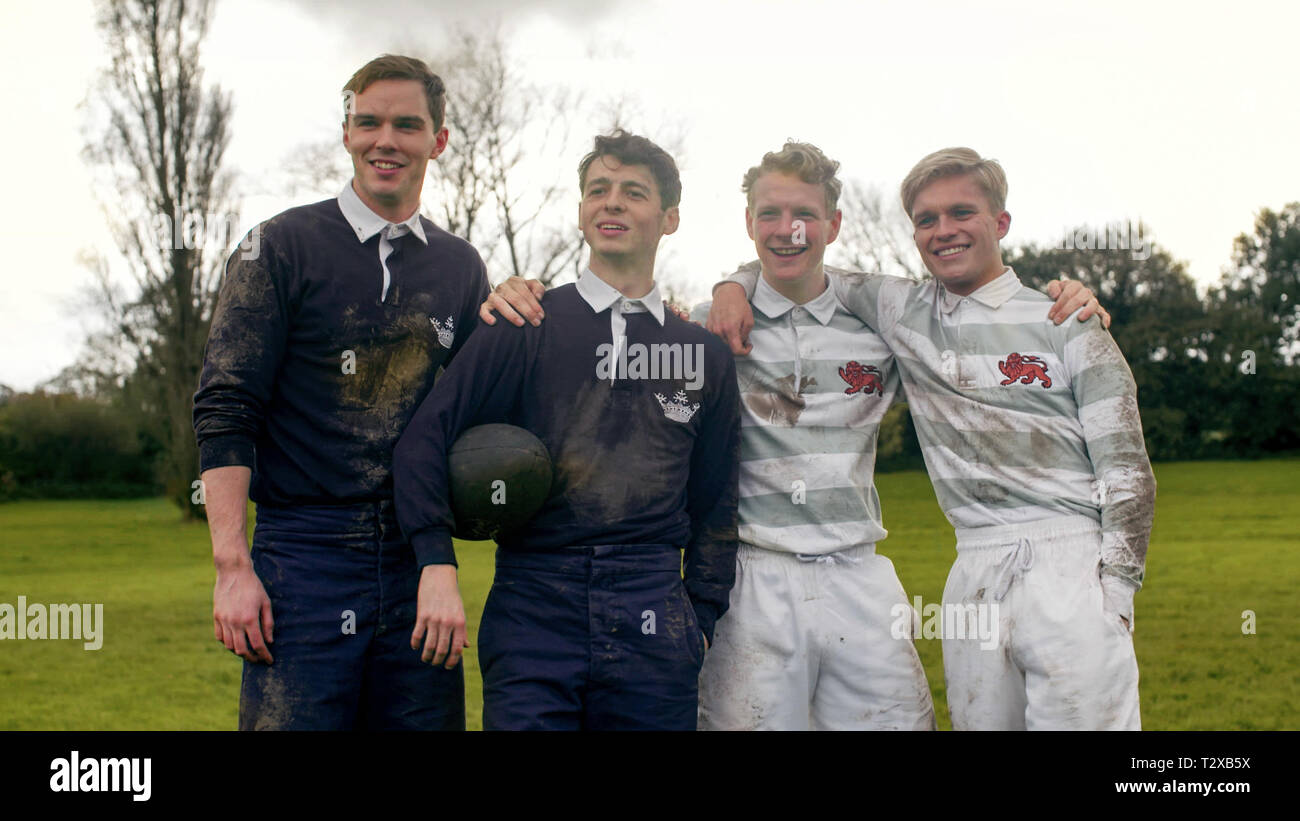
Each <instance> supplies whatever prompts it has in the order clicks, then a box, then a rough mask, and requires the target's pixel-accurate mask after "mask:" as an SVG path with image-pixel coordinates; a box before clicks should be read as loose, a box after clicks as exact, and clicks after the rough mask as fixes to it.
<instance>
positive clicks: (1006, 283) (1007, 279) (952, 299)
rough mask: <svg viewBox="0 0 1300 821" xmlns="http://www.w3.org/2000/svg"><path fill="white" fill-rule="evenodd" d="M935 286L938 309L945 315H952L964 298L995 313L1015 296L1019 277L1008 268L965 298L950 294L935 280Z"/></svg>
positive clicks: (1018, 285)
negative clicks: (937, 291)
mask: <svg viewBox="0 0 1300 821" xmlns="http://www.w3.org/2000/svg"><path fill="white" fill-rule="evenodd" d="M935 285H936V286H938V288H939V307H940V309H941V310H942V311H943V312H944V313H945V314H950V313H952V312H953V310H954V309H956V307H957V305H958V304H960V303H961V301H962V299H965V298H970V299H973V300H975V301H976V302H978V303H980V304H981V305H986V306H988V307H990V308H992V309H993V310H995V311H996V310H997V309H998V308H1001V307H1002V306H1003V305H1005V304H1006V302H1007V300H1008V299H1011V297H1013V296H1015V295H1016V291H1019V290H1020V277H1018V276H1016V272H1015V271H1013V270H1011V268H1009V267H1008V268H1007V269H1006V270H1004V271H1003V272H1002V273H1001V274H1000V275H999V276H998V277H997V278H996V279H994V280H993V281H992V282H986V283H985V284H983V285H981V286H980V287H978V288H976V289H975V290H974V291H971V292H970V293H969V294H967V295H966V297H963V296H961V295H960V294H954V293H951V292H950V291H949V290H948V289H947V288H945V287H943V283H942V282H939V280H938V279H936V280H935Z"/></svg>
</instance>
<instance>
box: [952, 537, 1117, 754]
mask: <svg viewBox="0 0 1300 821" xmlns="http://www.w3.org/2000/svg"><path fill="white" fill-rule="evenodd" d="M1100 551H1101V532H1100V531H1099V530H1098V528H1097V524H1096V523H1095V522H1094V521H1093V520H1092V519H1089V518H1087V517H1073V516H1071V517H1062V518H1057V519H1048V520H1044V521H1039V522H1030V523H1028V524H1024V525H1013V526H1006V527H986V528H976V529H960V528H959V529H958V530H957V561H956V562H955V563H954V564H953V566H952V570H951V571H950V572H949V573H948V583H947V585H946V586H945V587H944V591H943V601H944V609H945V612H949V611H952V610H953V609H954V608H958V607H959V608H961V612H964V613H966V614H970V613H973V612H976V611H978V609H979V608H991V610H990V612H988V613H979V614H978V615H979V616H983V617H985V619H986V620H987V622H988V623H994V622H995V623H996V624H997V630H996V631H995V633H996V641H991V640H988V638H987V637H981V636H972V635H971V633H970V632H968V633H967V635H966V637H964V638H955V637H950V635H949V632H945V634H944V640H943V669H944V675H945V677H946V678H947V691H948V710H949V712H950V713H951V715H952V726H953V729H956V730H1025V729H1029V730H1139V729H1141V719H1140V717H1139V706H1138V669H1137V657H1136V656H1135V655H1134V652H1133V638H1132V635H1131V634H1130V633H1129V629H1128V628H1127V627H1126V626H1125V625H1124V623H1123V622H1122V621H1121V620H1120V618H1119V615H1118V614H1116V613H1112V612H1110V611H1109V609H1107V608H1106V606H1105V604H1104V603H1103V596H1102V588H1101V582H1100V578H1099V575H1098V572H1099V569H1100V562H1101V553H1100ZM981 623H984V622H981ZM972 632H973V631H972Z"/></svg>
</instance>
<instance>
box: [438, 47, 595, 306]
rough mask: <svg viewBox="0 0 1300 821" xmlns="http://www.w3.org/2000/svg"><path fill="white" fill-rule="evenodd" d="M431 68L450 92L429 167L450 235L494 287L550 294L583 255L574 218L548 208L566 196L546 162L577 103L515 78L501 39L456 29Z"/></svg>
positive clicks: (575, 97)
mask: <svg viewBox="0 0 1300 821" xmlns="http://www.w3.org/2000/svg"><path fill="white" fill-rule="evenodd" d="M430 63H431V64H432V65H433V66H434V69H435V70H436V71H438V72H439V74H440V75H441V76H442V77H443V79H444V80H445V81H446V83H447V127H448V129H449V130H450V131H451V133H452V139H451V141H450V143H449V145H448V147H447V150H446V152H444V154H443V156H442V157H440V158H439V161H438V162H437V163H436V164H433V165H431V166H430V172H431V173H432V175H433V178H434V181H435V190H436V191H437V194H438V206H439V211H440V213H441V215H442V217H443V220H444V224H445V226H446V227H447V230H449V231H451V232H452V233H454V234H458V235H460V236H462V237H464V238H465V239H467V240H469V241H470V242H471V243H473V244H474V245H475V246H476V247H477V248H478V249H479V251H480V252H481V253H482V254H483V257H484V260H485V261H486V262H487V265H488V270H489V272H490V273H491V274H493V275H494V276H493V278H494V279H504V278H505V277H506V276H512V275H513V276H525V277H529V278H535V279H539V280H541V281H542V282H545V283H547V284H550V283H551V282H552V281H554V280H556V279H558V278H559V277H561V276H563V275H565V274H566V273H567V271H568V269H569V268H570V267H571V266H572V265H573V264H574V262H575V260H576V259H577V258H578V255H579V252H580V249H581V239H580V237H579V236H578V232H577V231H576V230H575V229H574V228H573V224H572V218H571V216H572V215H571V212H570V211H566V210H564V209H563V208H557V207H555V206H557V205H558V204H559V201H560V199H561V197H562V195H563V194H564V192H565V190H566V186H565V185H564V184H562V183H561V182H560V180H559V179H556V177H555V172H554V167H553V163H552V160H553V158H554V157H555V156H556V155H557V154H560V155H563V154H565V153H567V149H568V148H569V143H570V136H571V129H572V126H573V124H574V120H575V112H577V111H578V110H579V109H580V108H581V107H582V104H583V100H582V96H581V95H580V94H577V93H574V92H573V91H571V90H569V89H564V88H546V87H542V86H539V85H536V84H534V83H530V82H528V81H526V80H525V79H524V78H522V77H521V76H519V72H518V70H517V69H516V68H515V67H514V65H513V64H512V63H511V61H510V60H509V58H508V56H507V46H506V43H505V41H504V40H503V39H502V35H501V32H500V30H499V29H492V30H489V31H487V32H486V33H476V32H473V31H470V30H467V29H462V30H460V31H459V32H457V35H456V39H455V45H454V46H453V47H452V48H451V49H450V50H449V51H448V53H447V54H446V55H445V56H444V57H441V58H435V59H433V60H431V61H430Z"/></svg>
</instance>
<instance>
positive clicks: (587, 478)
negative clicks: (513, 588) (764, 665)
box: [394, 285, 739, 635]
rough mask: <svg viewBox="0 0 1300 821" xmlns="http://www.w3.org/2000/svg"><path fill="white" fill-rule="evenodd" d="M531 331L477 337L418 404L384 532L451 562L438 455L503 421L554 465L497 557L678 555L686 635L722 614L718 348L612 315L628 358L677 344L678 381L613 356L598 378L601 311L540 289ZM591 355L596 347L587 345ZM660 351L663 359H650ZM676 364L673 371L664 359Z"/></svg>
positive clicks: (725, 500) (733, 426) (570, 293)
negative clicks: (630, 549)
mask: <svg viewBox="0 0 1300 821" xmlns="http://www.w3.org/2000/svg"><path fill="white" fill-rule="evenodd" d="M542 307H543V309H544V310H545V311H546V321H544V322H543V323H542V324H541V325H540V326H538V327H533V326H531V325H528V326H525V327H523V328H519V327H516V326H514V325H511V324H510V323H508V322H504V321H498V322H497V324H496V325H491V326H483V327H480V328H479V329H478V330H476V331H475V332H474V335H473V337H471V339H470V341H469V343H468V344H467V345H466V346H465V349H464V350H463V351H462V352H461V354H460V355H459V356H458V357H457V358H456V361H455V362H454V363H453V365H452V366H451V367H449V368H448V369H447V372H446V374H445V375H444V376H443V382H444V383H445V384H440V385H439V386H438V390H436V391H434V392H433V393H432V394H430V396H429V398H428V399H426V400H425V402H424V403H423V404H422V405H421V406H420V409H419V410H418V411H417V412H416V414H415V417H414V419H412V421H411V424H410V425H409V426H408V428H407V430H406V433H405V434H404V435H403V436H402V439H401V441H400V442H399V443H398V446H397V450H396V452H395V454H394V478H395V482H396V484H395V488H396V496H395V499H396V504H397V516H398V522H399V523H400V524H401V526H402V530H403V532H404V533H405V534H406V536H407V538H409V539H410V541H411V544H412V545H413V546H414V548H415V551H416V555H417V557H418V559H419V561H420V564H421V565H425V564H430V563H442V564H445V563H452V562H454V561H455V556H454V552H453V550H452V541H451V533H452V528H453V522H454V520H453V516H452V513H451V510H450V505H449V500H448V491H447V451H448V449H449V447H450V446H451V444H452V443H453V442H454V441H455V440H456V437H457V436H458V435H459V434H460V433H461V432H462V431H463V430H465V429H466V428H468V427H470V426H472V425H476V424H486V423H490V422H508V423H510V424H515V425H519V426H520V427H523V428H526V429H528V430H530V431H532V432H533V433H534V434H535V435H536V436H537V437H538V438H539V439H541V440H542V442H543V443H544V444H545V445H546V448H547V450H548V451H549V452H550V455H551V460H552V463H553V464H554V468H555V479H554V482H553V483H552V486H551V495H550V497H549V498H548V499H547V501H546V502H545V504H544V505H543V507H542V508H541V510H540V511H539V512H538V513H537V515H536V516H535V517H534V518H533V519H532V520H531V521H530V522H529V523H528V525H527V526H525V527H524V528H522V529H521V530H520V531H518V532H515V533H511V534H509V535H503V536H502V537H501V538H500V539H499V543H500V546H501V547H502V549H505V550H513V551H554V550H563V549H564V548H568V547H577V546H593V545H614V544H626V545H637V544H660V545H675V546H679V547H683V548H685V551H686V561H685V585H686V590H687V592H688V593H689V594H690V596H691V600H692V603H693V604H694V605H695V609H696V613H697V615H698V616H699V620H700V626H701V628H702V629H703V630H704V632H705V634H706V635H712V631H713V622H714V621H715V620H716V618H717V616H720V615H721V614H722V613H723V612H724V611H725V610H726V607H727V601H728V592H729V591H730V589H731V586H732V582H733V580H734V577H735V566H736V564H735V551H736V477H737V456H738V448H739V394H738V391H737V388H736V369H735V365H734V363H733V361H732V357H731V354H730V352H729V351H728V350H727V348H726V346H725V345H723V344H722V342H721V341H720V340H718V339H717V338H715V337H714V336H713V335H712V334H710V333H708V332H707V331H705V330H704V329H703V328H701V327H699V326H696V325H694V324H691V323H689V322H685V321H683V320H681V319H679V318H678V317H676V316H675V315H673V314H671V313H668V314H666V315H665V317H664V324H663V325H662V326H661V325H660V324H659V322H658V321H657V320H656V318H655V317H654V316H653V315H651V314H650V313H648V312H644V311H643V312H640V313H630V314H628V315H627V316H626V346H627V350H628V352H629V354H635V353H636V352H638V351H640V350H642V349H640V348H638V346H642V345H644V346H646V348H645V349H644V350H651V348H650V347H649V346H651V345H677V346H679V349H680V350H682V351H683V352H685V347H684V346H689V347H690V350H691V353H690V354H689V356H691V358H692V360H693V359H694V357H695V355H696V352H699V353H701V354H702V357H701V358H702V359H703V362H702V363H698V364H697V367H698V371H697V373H696V380H690V379H687V378H683V377H684V375H685V374H684V371H681V370H677V371H676V372H674V369H673V368H658V369H656V370H655V371H650V372H647V373H641V372H640V371H639V370H638V369H636V367H635V362H633V361H632V360H629V369H628V371H627V373H624V374H623V376H624V377H627V376H636V377H637V378H619V373H618V371H617V370H616V371H615V374H614V375H615V378H614V379H610V378H609V373H608V368H607V367H606V368H604V369H602V368H601V364H602V359H604V361H605V362H606V363H607V364H608V362H609V359H608V355H609V352H610V350H611V349H612V348H613V341H612V340H613V333H612V330H611V315H610V310H611V309H610V308H606V309H605V310H603V311H600V312H596V311H595V310H594V309H593V308H592V307H591V306H590V305H589V304H588V303H587V302H586V300H584V298H583V296H582V295H581V294H580V293H579V291H578V289H577V287H576V286H575V285H565V286H562V287H559V288H555V289H553V290H551V291H548V292H547V293H546V295H545V296H544V297H543V299H542ZM602 346H604V347H602ZM660 350H663V349H660ZM679 361H680V360H679ZM693 382H694V384H692V383H693Z"/></svg>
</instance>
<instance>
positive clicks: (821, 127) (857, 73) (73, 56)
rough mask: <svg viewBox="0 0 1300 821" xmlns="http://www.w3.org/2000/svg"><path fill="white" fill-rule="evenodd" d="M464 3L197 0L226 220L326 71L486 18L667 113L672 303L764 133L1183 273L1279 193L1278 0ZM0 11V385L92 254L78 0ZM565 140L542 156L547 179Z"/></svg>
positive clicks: (724, 245)
mask: <svg viewBox="0 0 1300 821" xmlns="http://www.w3.org/2000/svg"><path fill="white" fill-rule="evenodd" d="M468 6H470V4H468V3H464V2H455V3H451V2H441V1H439V2H429V0H421V1H420V2H400V1H399V0H379V1H378V2H374V1H372V2H368V3H357V4H353V3H346V2H330V3H315V2H308V1H307V0H260V1H259V2H251V1H250V0H218V2H217V4H216V18H215V20H214V23H213V27H212V30H211V33H210V36H209V39H208V41H207V43H206V45H205V49H204V55H205V65H206V67H207V75H206V77H207V80H208V81H209V82H216V83H219V84H220V85H221V86H222V87H223V88H225V89H227V90H229V91H231V92H232V93H233V96H234V102H235V119H234V133H233V138H232V140H231V145H230V149H229V151H228V153H227V162H228V163H229V165H230V166H231V167H232V168H234V169H235V170H237V171H238V172H239V174H240V180H241V184H242V188H243V190H244V191H245V192H246V193H247V195H248V196H247V197H246V199H245V200H244V206H243V213H244V218H245V224H246V225H251V224H252V223H255V222H257V221H259V220H262V219H265V218H267V217H270V216H272V215H273V214H275V213H276V212H278V211H280V210H282V209H283V208H286V207H288V206H290V205H293V204H295V201H294V200H293V199H292V198H290V197H288V196H287V194H286V192H285V191H283V190H280V188H281V186H280V185H279V183H278V182H276V181H277V180H279V179H280V176H279V175H280V173H281V172H282V166H283V165H284V164H285V162H286V158H288V157H290V156H292V154H293V152H294V151H295V150H296V149H298V148H300V147H301V146H302V145H303V144H304V143H306V142H309V141H319V140H321V139H330V138H333V137H334V136H335V135H336V134H337V129H338V125H337V119H338V117H337V111H338V104H339V89H340V87H341V86H342V85H343V83H344V82H345V81H346V79H347V77H348V76H349V75H350V74H351V73H352V71H354V70H355V69H356V68H357V67H358V66H359V65H361V64H362V63H364V62H365V61H366V60H368V59H370V58H371V57H373V56H375V55H377V54H379V53H382V52H384V51H410V52H413V53H422V54H424V53H434V52H436V51H437V49H438V46H439V45H440V44H441V43H443V42H445V38H446V35H447V32H448V30H449V28H450V26H451V25H452V24H454V23H457V22H463V23H468V24H474V23H476V22H479V23H481V22H483V21H485V20H487V19H489V18H492V17H499V18H500V19H502V20H503V22H504V24H505V30H506V32H507V34H508V36H509V38H510V42H511V50H512V53H514V54H515V55H517V57H518V59H519V61H520V64H521V65H522V66H523V67H524V68H525V69H526V70H527V71H528V72H529V74H530V76H532V77H533V78H535V79H536V80H538V81H540V82H553V83H564V84H569V85H573V86H575V87H577V88H581V89H585V90H586V91H587V92H588V93H589V94H590V95H592V97H593V98H608V97H614V96H618V95H620V93H622V92H626V91H629V90H630V91H632V92H633V93H634V96H635V99H636V100H637V103H638V110H639V111H640V112H641V114H640V119H639V120H637V121H635V123H634V124H635V125H636V126H637V127H638V129H639V130H642V131H644V132H645V133H646V134H647V136H650V137H651V138H652V139H664V140H668V139H671V138H673V137H674V136H676V135H677V134H679V133H680V135H681V145H682V151H681V156H679V161H680V164H681V168H682V179H683V199H682V227H681V230H680V231H679V232H678V233H677V234H676V235H674V236H671V237H668V238H667V239H665V241H664V244H663V246H661V247H662V249H663V251H661V257H663V259H664V264H665V270H664V273H665V274H670V275H672V276H673V277H674V279H677V280H680V281H683V282H688V283H689V287H690V288H692V289H693V292H694V295H696V296H703V295H704V294H705V293H707V289H708V285H709V283H711V282H712V281H713V280H715V279H716V278H717V277H718V276H719V275H720V274H721V273H722V272H724V271H729V270H731V269H732V268H733V267H734V266H735V264H736V263H737V262H739V261H742V260H744V259H748V258H751V257H752V255H753V246H752V244H750V243H749V241H748V239H747V238H746V236H745V233H744V222H743V211H744V200H743V196H742V195H741V194H740V192H739V185H740V179H741V177H742V176H743V174H744V171H745V169H746V168H748V167H749V166H750V165H752V164H754V163H755V162H756V161H757V160H759V159H760V158H761V156H762V154H763V153H764V152H765V151H768V150H771V149H774V148H778V147H779V146H780V144H781V143H782V142H783V141H784V140H785V139H786V138H787V137H798V138H800V139H804V140H808V141H810V142H814V143H816V144H818V145H819V146H820V147H821V148H822V149H823V150H825V151H826V153H827V154H829V155H830V156H831V157H833V158H835V159H837V160H839V161H840V162H841V163H842V176H843V177H846V178H854V179H858V180H862V181H863V182H868V183H874V184H877V185H879V186H881V187H883V188H884V189H885V190H887V191H890V192H893V191H896V190H897V186H898V183H899V181H900V180H901V179H902V177H903V176H904V175H905V174H906V173H907V170H908V169H909V168H910V167H911V166H912V164H913V163H914V162H915V161H916V160H917V159H919V158H920V157H921V156H922V155H924V154H925V153H928V152H929V151H932V150H934V149H937V148H941V147H944V146H949V145H968V146H971V147H973V148H975V149H976V150H978V151H979V152H981V153H982V154H984V155H985V156H991V157H995V158H997V159H999V160H1000V161H1001V162H1002V163H1003V165H1004V167H1005V168H1006V170H1007V174H1008V177H1009V180H1010V196H1009V198H1008V204H1007V208H1008V210H1009V211H1010V212H1011V214H1012V218H1013V219H1012V226H1011V233H1010V235H1009V237H1008V240H1007V242H1009V243H1016V242H1021V241H1037V242H1040V243H1044V242H1051V241H1053V240H1055V239H1056V238H1058V237H1059V236H1060V233H1061V231H1062V229H1063V228H1064V227H1065V226H1067V225H1075V224H1079V223H1084V222H1088V223H1094V224H1098V223H1104V222H1110V221H1116V220H1136V219H1137V218H1139V217H1140V218H1141V219H1142V220H1144V221H1145V222H1146V223H1147V224H1148V225H1149V226H1150V227H1151V229H1152V231H1153V235H1154V238H1155V239H1156V241H1157V242H1159V243H1160V244H1161V245H1163V246H1164V247H1166V248H1168V249H1169V250H1170V251H1172V253H1173V254H1174V255H1175V257H1177V258H1179V259H1182V260H1185V261H1186V262H1187V264H1188V266H1189V271H1190V272H1191V274H1192V276H1193V277H1194V278H1195V279H1196V280H1197V282H1198V283H1199V284H1200V285H1201V286H1202V287H1204V286H1205V285H1206V284H1208V283H1210V282H1212V281H1214V280H1217V278H1218V277H1219V275H1220V272H1221V269H1222V267H1223V266H1224V265H1225V264H1226V263H1227V262H1228V260H1229V258H1230V254H1231V250H1232V240H1233V238H1234V237H1235V236H1236V235H1237V234H1239V233H1242V232H1244V231H1248V230H1249V229H1250V227H1251V225H1252V223H1253V218H1254V214H1255V213H1256V212H1257V211H1258V210H1259V209H1260V208H1262V207H1270V208H1274V209H1277V208H1280V207H1282V206H1283V205H1284V204H1286V203H1287V202H1290V201H1294V200H1298V199H1300V160H1297V156H1296V149H1295V146H1296V144H1297V140H1298V135H1300V105H1297V100H1298V99H1300V94H1298V92H1300V81H1298V80H1297V75H1298V72H1297V71H1296V66H1295V58H1294V42H1293V41H1294V36H1295V31H1296V30H1297V24H1298V23H1300V11H1298V10H1297V9H1298V8H1300V7H1298V6H1297V5H1296V4H1292V3H1286V2H1270V3H1263V2H1236V3H1232V4H1222V3H1220V4H1215V5H1214V8H1215V10H1214V11H1198V10H1196V9H1197V8H1199V7H1200V6H1201V4H1188V3H1150V4H1142V3H1134V2H1132V0H1129V2H1101V3H1090V4H1087V5H1086V6H1085V5H1081V4H1074V3H1066V2H1059V3H1042V2H1035V3H1029V2H1024V3H1006V2H1003V3H999V2H981V3H979V4H978V5H976V4H972V3H969V2H952V1H950V0H931V2H927V3H921V4H915V3H903V2H898V3H893V2H878V3H862V2H853V3H850V2H840V3H815V2H795V0H788V2H763V1H761V0H749V1H748V2H736V3H725V2H724V3H701V2H698V0H681V1H680V2H679V0H642V2H636V3H630V2H618V1H617V0H615V1H613V2H599V3H597V2H590V1H589V0H571V2H563V3H514V2H508V0H488V2H478V3H475V4H474V7H473V10H472V11H470V10H467V7H468ZM0 18H2V19H3V25H2V26H0V49H2V51H0V53H3V54H4V60H5V71H4V72H3V73H2V74H0V78H2V79H0V83H3V92H4V98H5V99H6V100H8V101H9V102H10V109H11V111H13V112H16V113H17V114H18V115H19V116H18V117H17V118H16V119H14V120H12V121H11V122H10V124H9V125H8V127H6V128H4V129H3V130H2V131H0V133H3V137H2V138H0V139H3V141H4V142H3V156H4V157H6V158H7V159H8V161H9V162H10V169H9V172H8V174H7V175H6V177H7V182H8V188H7V192H6V194H7V195H6V196H4V197H3V199H2V201H0V216H2V218H0V232H3V238H4V246H5V247H6V248H7V249H9V250H8V253H7V254H6V255H5V258H4V261H3V263H2V265H3V268H2V269H0V270H2V271H3V273H0V352H2V355H0V383H3V384H7V385H9V386H11V387H13V388H16V389H19V390H27V389H30V388H32V387H33V386H34V385H35V384H36V383H38V382H40V381H42V380H44V379H48V378H49V377H51V376H53V375H55V374H56V373H57V372H58V371H59V370H60V369H61V368H62V367H63V366H65V365H67V364H69V363H70V362H71V361H72V360H73V359H74V358H75V356H76V354H77V351H78V350H79V347H80V343H81V339H82V336H83V333H84V332H83V326H84V323H85V319H84V316H83V314H84V312H81V313H79V311H80V309H78V308H77V307H76V303H75V301H76V298H77V296H78V294H79V293H82V292H84V290H85V288H86V287H87V284H88V281H89V275H88V273H87V272H86V270H85V269H84V268H83V267H81V266H80V265H79V263H78V261H77V259H78V255H79V254H80V253H82V252H83V251H85V250H89V249H96V250H99V251H100V252H102V253H105V254H111V253H113V248H112V243H111V242H110V241H109V239H108V235H107V232H106V230H105V228H104V221H103V217H102V210H101V207H100V205H99V204H98V203H97V202H96V200H95V199H94V196H93V194H92V191H91V186H90V175H89V173H88V172H87V170H86V168H85V166H84V165H83V162H82V160H81V157H80V151H81V148H82V145H83V143H84V139H85V137H84V134H83V122H84V118H83V114H82V112H81V110H80V109H79V104H80V103H81V102H82V101H83V100H84V99H85V97H86V93H87V88H88V86H89V85H90V83H91V82H93V80H94V78H95V77H96V75H97V73H98V72H99V71H100V69H101V68H102V66H103V65H104V61H105V53H104V50H103V47H102V46H101V44H100V43H99V39H98V34H97V32H96V30H95V27H94V6H93V4H92V3H91V2H89V0H68V2H58V3H54V4H49V3H47V4H6V5H5V7H4V10H3V11H2V12H0ZM52 22H53V23H54V25H55V26H57V36H51V23H52ZM661 129H662V131H663V132H664V133H662V134H661V133H659V131H660V130H661ZM453 139H454V136H453ZM581 150H585V147H583V148H582V149H581ZM581 150H575V153H574V155H573V156H571V157H562V158H557V160H556V162H557V163H559V167H560V168H563V169H564V173H566V174H568V173H570V172H569V170H568V169H571V168H573V167H574V166H576V163H577V160H578V159H579V157H580V155H581ZM339 151H340V155H342V151H343V149H342V147H341V146H340V148H339ZM572 187H573V190H572V191H571V192H570V196H571V198H572V202H573V203H574V204H576V199H577V191H576V182H574V183H573V184H572ZM564 207H569V206H568V204H566V205H565V206H564ZM571 210H575V217H576V209H571ZM575 230H576V222H575Z"/></svg>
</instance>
